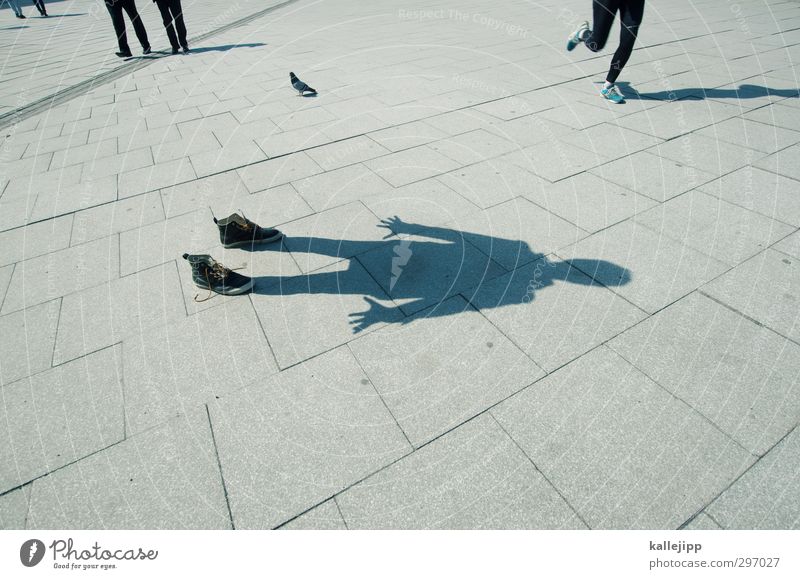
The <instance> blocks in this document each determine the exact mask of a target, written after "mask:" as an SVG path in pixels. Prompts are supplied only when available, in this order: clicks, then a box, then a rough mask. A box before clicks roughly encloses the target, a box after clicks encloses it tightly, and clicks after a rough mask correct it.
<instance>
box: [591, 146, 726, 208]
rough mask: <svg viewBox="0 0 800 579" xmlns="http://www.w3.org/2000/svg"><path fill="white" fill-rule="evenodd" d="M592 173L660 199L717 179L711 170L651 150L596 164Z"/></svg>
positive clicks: (663, 199)
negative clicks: (657, 154) (702, 169)
mask: <svg viewBox="0 0 800 579" xmlns="http://www.w3.org/2000/svg"><path fill="white" fill-rule="evenodd" d="M591 173H594V174H595V175H598V176H600V177H602V178H603V179H605V180H607V181H611V182H612V183H617V184H618V185H622V186H623V187H625V188H627V189H630V190H631V191H635V192H636V193H639V194H642V195H646V196H647V197H650V198H651V199H655V200H656V201H666V200H667V199H671V198H672V197H675V196H677V195H680V194H681V193H685V192H686V191H689V190H690V189H694V188H695V187H697V186H699V185H702V184H703V183H706V182H708V181H711V180H712V179H714V175H712V174H710V173H706V172H704V171H700V170H698V169H696V168H694V167H691V166H689V165H686V164H682V163H678V162H675V161H672V160H670V159H666V158H664V157H658V156H656V155H653V154H651V153H649V152H647V151H642V152H639V153H634V154H633V155H631V156H629V157H626V158H623V159H618V160H616V161H612V162H611V163H607V164H605V165H601V166H600V167H595V168H594V169H592V170H591Z"/></svg>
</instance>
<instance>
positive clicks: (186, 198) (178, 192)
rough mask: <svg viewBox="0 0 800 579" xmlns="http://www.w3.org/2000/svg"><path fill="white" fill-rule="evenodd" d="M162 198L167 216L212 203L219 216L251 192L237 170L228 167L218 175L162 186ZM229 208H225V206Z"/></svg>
mask: <svg viewBox="0 0 800 579" xmlns="http://www.w3.org/2000/svg"><path fill="white" fill-rule="evenodd" d="M160 194H161V199H162V201H163V203H164V211H165V212H166V215H167V217H175V216H176V215H182V214H184V213H189V212H191V211H194V210H196V209H198V208H200V207H208V206H211V207H212V210H215V211H216V210H219V211H220V213H219V217H220V218H222V217H226V216H227V215H229V214H230V213H231V211H230V204H231V203H234V204H235V202H236V200H238V199H239V198H241V197H244V196H247V195H249V194H250V192H249V191H248V190H247V188H246V187H245V186H244V182H242V180H241V179H240V178H239V174H238V173H237V172H236V171H227V172H225V173H220V174H219V175H213V176H211V177H205V178H203V179H195V180H192V181H189V182H187V183H181V184H179V185H172V186H169V187H166V188H164V189H161V191H160ZM226 207H227V208H228V210H227V212H225V211H226V209H225V208H226Z"/></svg>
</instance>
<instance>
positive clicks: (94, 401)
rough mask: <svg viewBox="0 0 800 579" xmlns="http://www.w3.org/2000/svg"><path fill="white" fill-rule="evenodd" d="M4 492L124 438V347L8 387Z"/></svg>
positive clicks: (1, 434)
mask: <svg viewBox="0 0 800 579" xmlns="http://www.w3.org/2000/svg"><path fill="white" fill-rule="evenodd" d="M1 412H2V414H0V417H2V424H3V426H2V428H0V441H2V444H0V456H1V457H2V463H3V465H6V466H5V467H4V468H3V470H2V471H0V492H5V491H8V490H10V489H12V488H14V487H17V486H19V485H21V484H24V483H27V482H30V481H31V480H33V479H35V478H38V477H40V476H42V475H45V474H47V473H49V472H51V471H54V470H56V469H58V468H60V467H62V466H64V465H67V464H69V463H71V462H74V461H76V460H79V459H81V458H83V457H85V456H88V455H90V454H93V453H95V452H97V451H98V450H101V449H103V448H106V447H107V446H110V445H112V444H114V443H116V442H119V441H120V440H122V439H123V438H124V437H125V425H124V418H123V400H122V374H121V367H120V350H119V347H118V346H117V347H112V348H107V349H105V350H101V351H100V352H97V353H95V354H92V355H90V356H86V357H84V358H81V359H80V360H76V361H74V362H70V363H69V364H64V365H63V366H59V367H57V368H53V369H51V370H48V371H47V372H42V373H40V374H36V375H35V376H32V377H30V378H24V379H22V380H19V381H17V382H13V383H11V384H6V385H4V386H3V407H2V411H1Z"/></svg>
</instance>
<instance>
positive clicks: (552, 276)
mask: <svg viewBox="0 0 800 579" xmlns="http://www.w3.org/2000/svg"><path fill="white" fill-rule="evenodd" d="M623 273H624V272H623ZM561 282H564V283H561ZM462 294H463V295H465V296H467V297H468V298H469V299H470V301H471V302H472V303H473V304H474V305H475V307H477V308H478V309H479V310H480V311H481V313H483V315H484V316H486V317H487V318H488V319H489V321H491V322H492V323H493V324H494V325H495V326H497V327H498V328H499V329H500V331H502V332H503V333H504V334H505V335H506V336H508V337H509V338H510V339H511V340H512V341H513V342H514V343H515V344H516V345H517V346H518V347H520V348H521V349H522V350H523V351H525V352H526V353H527V354H528V355H529V356H530V357H531V358H532V359H533V360H534V361H535V362H536V363H537V364H538V365H539V366H541V367H542V368H544V369H545V370H547V371H548V372H550V371H552V370H554V369H556V368H558V367H559V366H561V365H563V364H565V363H567V362H569V361H570V360H572V359H573V358H575V357H577V356H580V355H581V354H583V353H585V352H587V351H589V350H591V349H592V348H594V347H595V346H597V345H598V344H601V343H603V342H605V341H606V340H608V339H610V338H612V337H614V336H615V335H617V334H619V333H620V332H622V331H624V330H625V329H627V328H629V327H630V326H632V325H634V324H635V323H637V322H638V321H640V320H642V319H643V318H644V317H645V314H644V312H642V311H641V310H639V309H637V308H636V307H634V306H632V305H631V304H630V303H628V302H626V301H625V300H623V299H621V298H620V297H618V296H616V295H614V294H613V293H611V292H610V291H609V290H608V289H606V288H604V287H603V286H601V285H599V284H598V283H596V282H594V281H592V280H591V279H590V278H589V277H587V276H586V275H584V274H583V273H581V272H580V271H578V270H577V269H575V267H571V266H570V264H569V262H561V261H554V260H549V259H542V260H539V261H536V262H534V263H532V264H530V265H527V266H524V267H521V268H519V269H517V270H515V271H513V272H511V273H508V274H506V275H504V276H502V277H499V278H497V279H494V280H491V281H487V282H484V283H483V284H481V285H480V286H479V287H477V288H471V289H470V290H468V291H465V292H462Z"/></svg>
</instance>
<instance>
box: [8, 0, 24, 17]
mask: <svg viewBox="0 0 800 579" xmlns="http://www.w3.org/2000/svg"><path fill="white" fill-rule="evenodd" d="M8 5H9V6H11V10H13V11H14V15H15V16H22V8H20V7H19V2H17V0H8Z"/></svg>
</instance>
